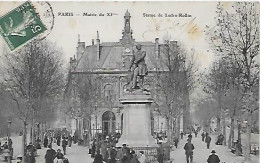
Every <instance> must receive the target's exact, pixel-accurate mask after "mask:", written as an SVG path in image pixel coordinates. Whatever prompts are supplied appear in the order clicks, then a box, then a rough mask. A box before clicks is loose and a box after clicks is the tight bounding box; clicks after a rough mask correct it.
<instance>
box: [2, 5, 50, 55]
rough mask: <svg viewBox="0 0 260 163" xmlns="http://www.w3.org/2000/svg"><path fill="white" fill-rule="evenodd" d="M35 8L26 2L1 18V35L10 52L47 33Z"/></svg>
mask: <svg viewBox="0 0 260 163" xmlns="http://www.w3.org/2000/svg"><path fill="white" fill-rule="evenodd" d="M46 30H47V28H46V26H45V25H44V24H43V23H42V21H41V19H40V17H39V15H38V13H37V12H36V10H35V8H34V6H33V5H32V4H31V3H30V2H25V3H23V4H21V5H20V6H18V7H17V8H15V9H13V10H12V11H10V12H9V13H7V14H6V15H4V16H3V17H1V18H0V33H1V35H2V36H3V38H4V40H5V42H6V43H7V45H8V47H9V48H10V50H15V49H16V48H18V47H19V46H21V45H23V44H24V43H26V42H28V41H30V40H31V39H33V38H35V37H36V36H38V35H39V34H41V33H43V32H44V31H46Z"/></svg>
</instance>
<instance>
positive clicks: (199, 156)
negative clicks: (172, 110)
mask: <svg viewBox="0 0 260 163" xmlns="http://www.w3.org/2000/svg"><path fill="white" fill-rule="evenodd" d="M211 137H212V140H211V144H210V149H207V148H206V143H205V142H202V140H201V136H200V134H198V137H197V138H195V136H194V135H193V138H192V143H193V145H194V147H195V150H194V155H193V156H194V162H193V163H203V162H207V158H208V156H209V155H210V154H211V151H212V149H215V151H216V153H217V155H218V156H219V158H220V161H221V163H223V162H225V163H244V157H243V156H236V155H235V154H233V153H231V152H230V149H228V148H227V147H226V146H222V145H215V144H214V136H213V135H211ZM186 142H187V136H186V137H184V138H183V140H180V142H179V146H178V148H177V149H175V150H174V151H173V152H172V153H171V158H172V160H173V163H186V161H185V151H184V149H183V147H184V145H185V143H186ZM251 159H252V161H251V163H258V162H259V158H257V156H254V155H251Z"/></svg>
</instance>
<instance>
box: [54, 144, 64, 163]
mask: <svg viewBox="0 0 260 163" xmlns="http://www.w3.org/2000/svg"><path fill="white" fill-rule="evenodd" d="M56 157H57V163H62V162H63V161H62V160H63V159H64V155H63V154H62V153H61V149H60V147H59V148H58V149H57V154H56Z"/></svg>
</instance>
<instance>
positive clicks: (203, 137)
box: [201, 132, 206, 141]
mask: <svg viewBox="0 0 260 163" xmlns="http://www.w3.org/2000/svg"><path fill="white" fill-rule="evenodd" d="M205 136H206V135H205V133H204V132H202V134H201V138H202V141H204V139H205Z"/></svg>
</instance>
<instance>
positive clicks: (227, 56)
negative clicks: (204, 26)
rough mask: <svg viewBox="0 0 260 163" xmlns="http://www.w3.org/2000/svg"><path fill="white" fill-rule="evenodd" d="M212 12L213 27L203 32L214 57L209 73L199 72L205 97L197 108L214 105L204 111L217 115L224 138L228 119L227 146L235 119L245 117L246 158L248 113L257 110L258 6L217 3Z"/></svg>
mask: <svg viewBox="0 0 260 163" xmlns="http://www.w3.org/2000/svg"><path fill="white" fill-rule="evenodd" d="M216 13H217V17H216V18H215V20H216V26H215V27H213V28H212V29H210V30H208V33H207V35H208V38H209V41H210V43H211V47H212V49H213V50H214V52H215V53H216V54H217V58H218V59H217V60H216V61H215V62H214V63H213V65H212V66H211V69H210V70H209V72H208V73H206V74H204V75H202V76H203V77H202V78H201V79H202V80H201V82H202V85H203V89H204V92H205V93H207V95H208V100H204V101H203V100H202V101H201V103H199V107H200V108H201V109H203V108H204V107H203V106H205V105H209V106H211V107H209V108H214V109H213V110H214V111H209V110H208V111H209V112H211V113H212V116H215V117H217V133H218V134H219V133H223V134H224V136H225V137H226V118H228V117H229V118H230V119H231V124H230V127H231V128H230V133H229V139H228V147H229V148H231V147H232V142H234V128H235V127H234V122H235V119H237V120H238V121H240V122H238V123H242V122H241V119H242V116H244V117H246V118H245V119H244V120H246V121H247V132H246V133H247V140H246V144H244V145H245V151H244V153H245V159H246V160H247V161H248V160H250V144H251V142H250V139H251V129H252V115H253V114H254V112H255V111H258V109H259V106H258V101H259V94H258V93H259V87H258V86H259V63H257V59H258V56H259V45H260V39H259V27H260V26H259V6H257V3H254V2H236V3H233V5H232V6H231V8H229V9H226V8H224V7H223V5H222V3H219V4H218V6H217V11H216ZM201 112H203V111H201ZM202 117H204V116H202ZM221 118H222V124H221ZM204 120H205V121H206V119H204ZM220 126H222V129H223V130H222V131H221V130H220ZM238 138H239V140H238V146H237V150H238V151H240V152H241V137H240V134H239V135H238ZM224 144H225V145H226V139H225V141H224ZM238 153H239V152H238Z"/></svg>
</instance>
